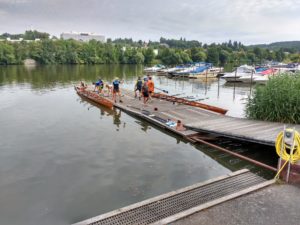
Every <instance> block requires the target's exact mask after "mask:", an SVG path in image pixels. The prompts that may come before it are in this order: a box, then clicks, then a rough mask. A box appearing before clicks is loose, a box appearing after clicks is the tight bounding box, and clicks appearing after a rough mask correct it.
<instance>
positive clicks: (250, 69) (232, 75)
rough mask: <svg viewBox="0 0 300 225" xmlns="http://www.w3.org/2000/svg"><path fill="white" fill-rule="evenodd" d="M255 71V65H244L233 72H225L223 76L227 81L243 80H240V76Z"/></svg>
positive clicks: (249, 74) (248, 74)
mask: <svg viewBox="0 0 300 225" xmlns="http://www.w3.org/2000/svg"><path fill="white" fill-rule="evenodd" d="M255 73H256V72H255V69H254V67H252V66H248V65H242V66H240V67H238V68H236V70H235V71H233V72H231V73H225V74H224V76H222V78H223V79H225V80H226V82H242V80H239V78H240V77H244V76H251V74H255Z"/></svg>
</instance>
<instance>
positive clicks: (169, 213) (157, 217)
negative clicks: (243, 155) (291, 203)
mask: <svg viewBox="0 0 300 225" xmlns="http://www.w3.org/2000/svg"><path fill="white" fill-rule="evenodd" d="M273 183H274V180H271V181H266V180H265V179H263V178H261V177H259V176H257V175H255V174H253V173H251V172H249V171H248V170H246V169H244V170H240V171H237V172H234V173H231V174H229V175H224V176H221V177H218V178H214V179H211V180H208V181H205V182H202V183H198V184H194V185H192V186H189V187H185V188H182V189H179V190H177V191H172V192H169V193H166V194H163V195H160V196H157V197H154V198H151V199H148V200H145V201H142V202H139V203H136V204H133V205H130V206H127V207H124V208H121V209H117V210H115V211H112V212H109V213H106V214H103V215H100V216H96V217H93V218H91V219H87V220H84V221H82V222H79V223H76V224H74V225H113V224H122V225H132V224H136V225H139V224H141V225H145V224H156V225H159V224H169V223H171V222H174V221H176V220H178V219H181V218H184V217H186V216H188V215H191V214H194V213H196V212H199V211H201V210H203V209H206V208H208V207H211V206H214V205H217V204H220V203H222V202H225V201H228V200H230V199H233V198H236V197H238V196H241V195H244V194H247V193H250V192H253V191H255V190H258V189H260V188H263V187H266V186H268V185H271V184H273Z"/></svg>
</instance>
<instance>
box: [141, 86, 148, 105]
mask: <svg viewBox="0 0 300 225" xmlns="http://www.w3.org/2000/svg"><path fill="white" fill-rule="evenodd" d="M142 93H143V97H144V104H146V103H147V102H148V100H149V88H148V84H147V81H145V82H144V84H143V87H142Z"/></svg>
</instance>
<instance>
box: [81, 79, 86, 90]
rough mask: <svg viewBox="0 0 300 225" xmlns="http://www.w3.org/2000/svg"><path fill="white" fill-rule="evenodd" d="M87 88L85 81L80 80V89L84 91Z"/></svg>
mask: <svg viewBox="0 0 300 225" xmlns="http://www.w3.org/2000/svg"><path fill="white" fill-rule="evenodd" d="M86 88H87V86H86V84H85V83H84V82H83V81H80V86H79V89H80V91H84V90H85V89H86Z"/></svg>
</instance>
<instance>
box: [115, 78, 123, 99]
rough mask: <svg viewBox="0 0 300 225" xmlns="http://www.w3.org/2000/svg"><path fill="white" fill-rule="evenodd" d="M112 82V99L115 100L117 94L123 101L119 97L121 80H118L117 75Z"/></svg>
mask: <svg viewBox="0 0 300 225" xmlns="http://www.w3.org/2000/svg"><path fill="white" fill-rule="evenodd" d="M112 84H113V101H114V102H117V95H119V101H120V102H123V101H122V99H121V91H120V84H121V81H120V80H119V78H118V77H116V78H115V80H114V81H113V83H112Z"/></svg>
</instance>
